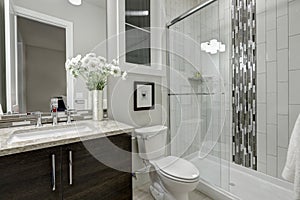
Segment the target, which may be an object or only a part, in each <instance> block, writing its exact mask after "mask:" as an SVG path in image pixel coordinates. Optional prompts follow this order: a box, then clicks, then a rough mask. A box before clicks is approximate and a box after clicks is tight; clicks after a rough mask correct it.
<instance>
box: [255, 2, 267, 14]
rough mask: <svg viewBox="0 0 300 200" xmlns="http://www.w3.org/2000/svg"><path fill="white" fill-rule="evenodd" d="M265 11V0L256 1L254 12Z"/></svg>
mask: <svg viewBox="0 0 300 200" xmlns="http://www.w3.org/2000/svg"><path fill="white" fill-rule="evenodd" d="M265 11H266V0H259V1H256V12H257V13H261V12H265Z"/></svg>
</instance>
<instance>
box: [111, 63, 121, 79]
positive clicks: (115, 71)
mask: <svg viewBox="0 0 300 200" xmlns="http://www.w3.org/2000/svg"><path fill="white" fill-rule="evenodd" d="M111 75H113V76H114V77H120V76H121V75H122V71H121V69H120V67H117V66H113V65H111Z"/></svg>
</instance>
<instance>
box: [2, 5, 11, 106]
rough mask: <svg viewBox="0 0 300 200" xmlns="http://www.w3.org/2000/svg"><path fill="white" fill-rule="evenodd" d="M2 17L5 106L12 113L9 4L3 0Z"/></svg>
mask: <svg viewBox="0 0 300 200" xmlns="http://www.w3.org/2000/svg"><path fill="white" fill-rule="evenodd" d="M4 15H5V17H4V18H5V65H6V105H7V111H6V112H11V111H12V105H11V104H12V102H11V79H10V76H11V68H10V66H11V44H10V42H11V35H10V2H9V0H4Z"/></svg>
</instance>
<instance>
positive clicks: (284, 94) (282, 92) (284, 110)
mask: <svg viewBox="0 0 300 200" xmlns="http://www.w3.org/2000/svg"><path fill="white" fill-rule="evenodd" d="M277 104H278V105H277V106H278V114H281V115H288V114H289V84H288V82H279V83H278V102H277Z"/></svg>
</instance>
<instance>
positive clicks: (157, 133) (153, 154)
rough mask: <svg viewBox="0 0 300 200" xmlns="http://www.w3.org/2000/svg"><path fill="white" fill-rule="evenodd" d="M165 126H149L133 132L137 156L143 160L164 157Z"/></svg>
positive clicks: (165, 142)
mask: <svg viewBox="0 0 300 200" xmlns="http://www.w3.org/2000/svg"><path fill="white" fill-rule="evenodd" d="M167 130H168V128H167V127H165V126H161V125H159V126H151V127H145V128H140V129H136V130H135V134H136V137H137V141H138V149H139V156H140V157H141V158H142V159H144V160H154V159H157V158H160V157H163V156H165V153H166V144H167Z"/></svg>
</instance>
